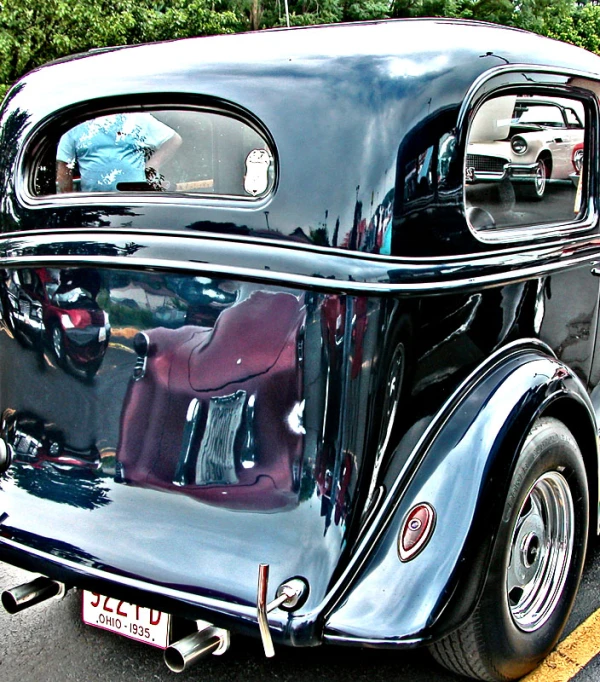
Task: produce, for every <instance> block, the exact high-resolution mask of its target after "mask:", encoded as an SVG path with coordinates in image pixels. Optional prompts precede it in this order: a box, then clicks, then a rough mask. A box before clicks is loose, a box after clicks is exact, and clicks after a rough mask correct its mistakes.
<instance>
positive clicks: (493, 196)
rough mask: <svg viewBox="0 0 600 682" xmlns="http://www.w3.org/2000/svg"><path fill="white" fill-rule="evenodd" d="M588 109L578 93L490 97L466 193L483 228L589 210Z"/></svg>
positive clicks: (469, 163)
mask: <svg viewBox="0 0 600 682" xmlns="http://www.w3.org/2000/svg"><path fill="white" fill-rule="evenodd" d="M585 124H586V112H585V108H584V106H583V104H582V103H581V102H579V101H578V100H575V99H568V98H563V97H546V96H543V97H542V96H537V95H521V94H519V95H503V96H501V97H495V98H493V99H490V100H488V101H486V102H485V103H484V104H483V105H482V106H481V107H480V108H479V109H478V110H477V112H476V114H475V117H474V118H473V121H472V124H471V128H470V131H469V137H468V141H467V154H466V163H465V199H466V208H467V216H468V218H469V221H470V223H471V225H472V227H474V228H475V229H478V230H492V229H498V228H506V227H517V226H526V225H543V224H547V223H554V222H565V221H572V220H575V219H578V218H581V217H583V216H582V212H583V208H582V207H583V201H582V197H583V196H585V191H584V190H585V183H586V182H587V179H586V174H585V167H586V164H585V158H586V154H587V150H586V146H585V145H586V134H585V132H586V130H585Z"/></svg>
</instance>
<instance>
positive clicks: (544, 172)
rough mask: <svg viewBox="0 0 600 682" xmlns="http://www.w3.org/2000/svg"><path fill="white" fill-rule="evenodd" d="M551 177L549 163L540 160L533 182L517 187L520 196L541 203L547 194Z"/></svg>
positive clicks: (536, 165)
mask: <svg viewBox="0 0 600 682" xmlns="http://www.w3.org/2000/svg"><path fill="white" fill-rule="evenodd" d="M549 175H550V172H549V168H548V164H547V162H546V161H545V160H544V159H538V160H537V162H536V164H535V171H534V175H533V180H532V181H531V182H527V183H523V184H519V185H517V187H518V191H519V195H520V196H521V197H522V198H523V199H529V200H530V201H541V200H542V199H543V198H544V194H545V193H546V188H547V186H548V177H549Z"/></svg>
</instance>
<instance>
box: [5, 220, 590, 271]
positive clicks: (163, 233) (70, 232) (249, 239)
mask: <svg viewBox="0 0 600 682" xmlns="http://www.w3.org/2000/svg"><path fill="white" fill-rule="evenodd" d="M60 235H64V236H65V237H67V239H63V240H59V239H57V237H58V236H60ZM95 235H107V236H111V237H113V238H114V237H118V236H121V237H124V238H125V237H126V238H128V239H131V240H137V241H140V240H141V239H143V238H144V237H148V238H153V237H160V238H161V239H173V240H175V239H186V240H193V241H201V242H209V243H210V242H213V243H219V242H224V243H227V244H246V245H249V246H254V247H258V246H260V247H267V248H268V249H273V250H275V249H285V250H287V251H293V252H300V253H301V252H307V253H314V254H319V255H327V256H335V257H337V258H344V259H347V260H358V261H363V262H368V263H374V264H378V265H390V266H393V267H401V266H403V265H408V266H413V267H414V266H422V265H439V264H444V265H446V264H451V263H457V262H458V263H462V262H465V261H473V260H475V261H482V260H487V259H490V258H493V257H495V256H502V257H503V258H505V257H510V256H513V255H514V254H519V255H522V254H524V253H527V252H528V251H535V250H539V249H540V248H546V249H550V248H554V249H556V248H557V243H558V247H560V241H559V239H560V237H559V239H557V240H556V241H555V242H552V243H551V244H549V245H541V244H539V243H530V244H528V243H523V244H519V245H518V246H510V245H501V247H502V246H504V248H498V249H495V250H493V251H486V252H483V253H482V252H481V251H476V252H473V253H460V254H456V255H453V254H449V255H447V256H446V255H444V256H406V255H404V256H402V255H398V256H386V255H383V254H379V253H370V252H368V251H354V250H350V249H342V248H339V247H333V246H325V247H324V246H315V245H313V244H304V243H301V242H293V241H288V240H285V239H275V238H273V239H271V238H266V237H254V236H250V235H238V234H219V233H212V232H193V231H191V230H190V231H185V230H163V229H161V230H152V229H144V230H135V231H132V230H131V229H130V228H125V227H81V228H77V229H75V228H65V227H63V228H57V229H55V230H54V229H53V230H40V229H38V230H18V231H14V232H4V233H0V248H1V247H2V244H3V242H5V241H11V240H17V241H18V242H19V243H20V244H22V243H23V240H29V241H32V242H33V241H34V238H35V237H39V238H40V240H39V242H38V243H40V244H55V243H57V242H58V243H59V244H63V243H68V242H73V241H80V240H82V239H85V240H89V239H90V237H93V236H95ZM595 237H596V235H595V234H592V235H589V236H584V237H582V236H576V235H569V239H568V242H569V243H570V244H576V243H579V242H585V241H589V240H590V239H593V238H595ZM563 241H564V238H563ZM598 253H599V254H600V245H599V246H598ZM536 260H538V257H537V256H536Z"/></svg>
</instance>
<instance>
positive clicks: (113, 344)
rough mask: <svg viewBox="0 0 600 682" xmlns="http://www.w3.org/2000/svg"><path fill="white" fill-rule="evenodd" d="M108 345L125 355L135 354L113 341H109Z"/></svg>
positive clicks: (127, 347)
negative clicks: (123, 352) (124, 352)
mask: <svg viewBox="0 0 600 682" xmlns="http://www.w3.org/2000/svg"><path fill="white" fill-rule="evenodd" d="M108 345H109V346H110V347H111V348H116V349H117V350H124V351H126V352H127V353H135V351H134V350H133V349H131V348H129V346H124V345H123V344H122V343H115V342H113V341H110V342H109V344H108Z"/></svg>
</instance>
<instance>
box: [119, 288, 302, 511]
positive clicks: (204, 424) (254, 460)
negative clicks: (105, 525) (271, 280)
mask: <svg viewBox="0 0 600 682" xmlns="http://www.w3.org/2000/svg"><path fill="white" fill-rule="evenodd" d="M304 316H305V313H304V306H303V303H302V301H301V300H299V298H298V297H296V296H294V295H292V294H287V293H277V294H270V293H265V292H262V291H256V292H254V293H252V294H251V295H250V296H249V297H248V298H246V299H244V300H242V301H241V302H239V303H238V304H236V305H234V306H232V307H230V308H228V309H226V310H224V311H223V313H222V314H221V316H220V317H219V318H218V320H217V322H216V324H215V326H214V328H212V329H211V328H206V327H194V326H185V327H182V328H180V329H165V328H158V329H154V330H152V331H149V332H148V333H147V334H146V333H141V334H138V337H137V338H136V339H135V340H134V347H135V349H136V352H137V353H138V360H137V363H136V366H135V369H134V373H133V381H132V383H131V384H130V387H129V392H128V395H127V398H126V401H125V408H124V411H123V414H122V420H121V441H120V444H119V448H118V451H117V471H118V477H119V478H120V479H121V480H122V481H123V482H126V483H130V484H135V485H141V486H151V487H157V488H166V489H169V490H173V491H175V490H177V491H180V492H183V493H185V494H187V495H190V496H191V497H194V498H195V499H198V500H202V501H204V502H207V503H210V504H215V505H219V506H223V507H227V508H231V509H250V510H255V511H268V510H273V509H281V508H283V507H289V506H292V505H295V504H296V503H297V501H298V493H299V486H300V475H299V472H300V465H301V456H302V444H303V435H304V427H303V425H302V412H303V408H304V404H303V402H302V392H301V391H302V385H301V380H302V375H301V367H300V362H301V361H300V360H299V359H298V343H299V341H300V339H301V334H302V328H303V324H304ZM265 320H269V321H270V325H269V327H268V329H266V328H265V325H264V321H265Z"/></svg>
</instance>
